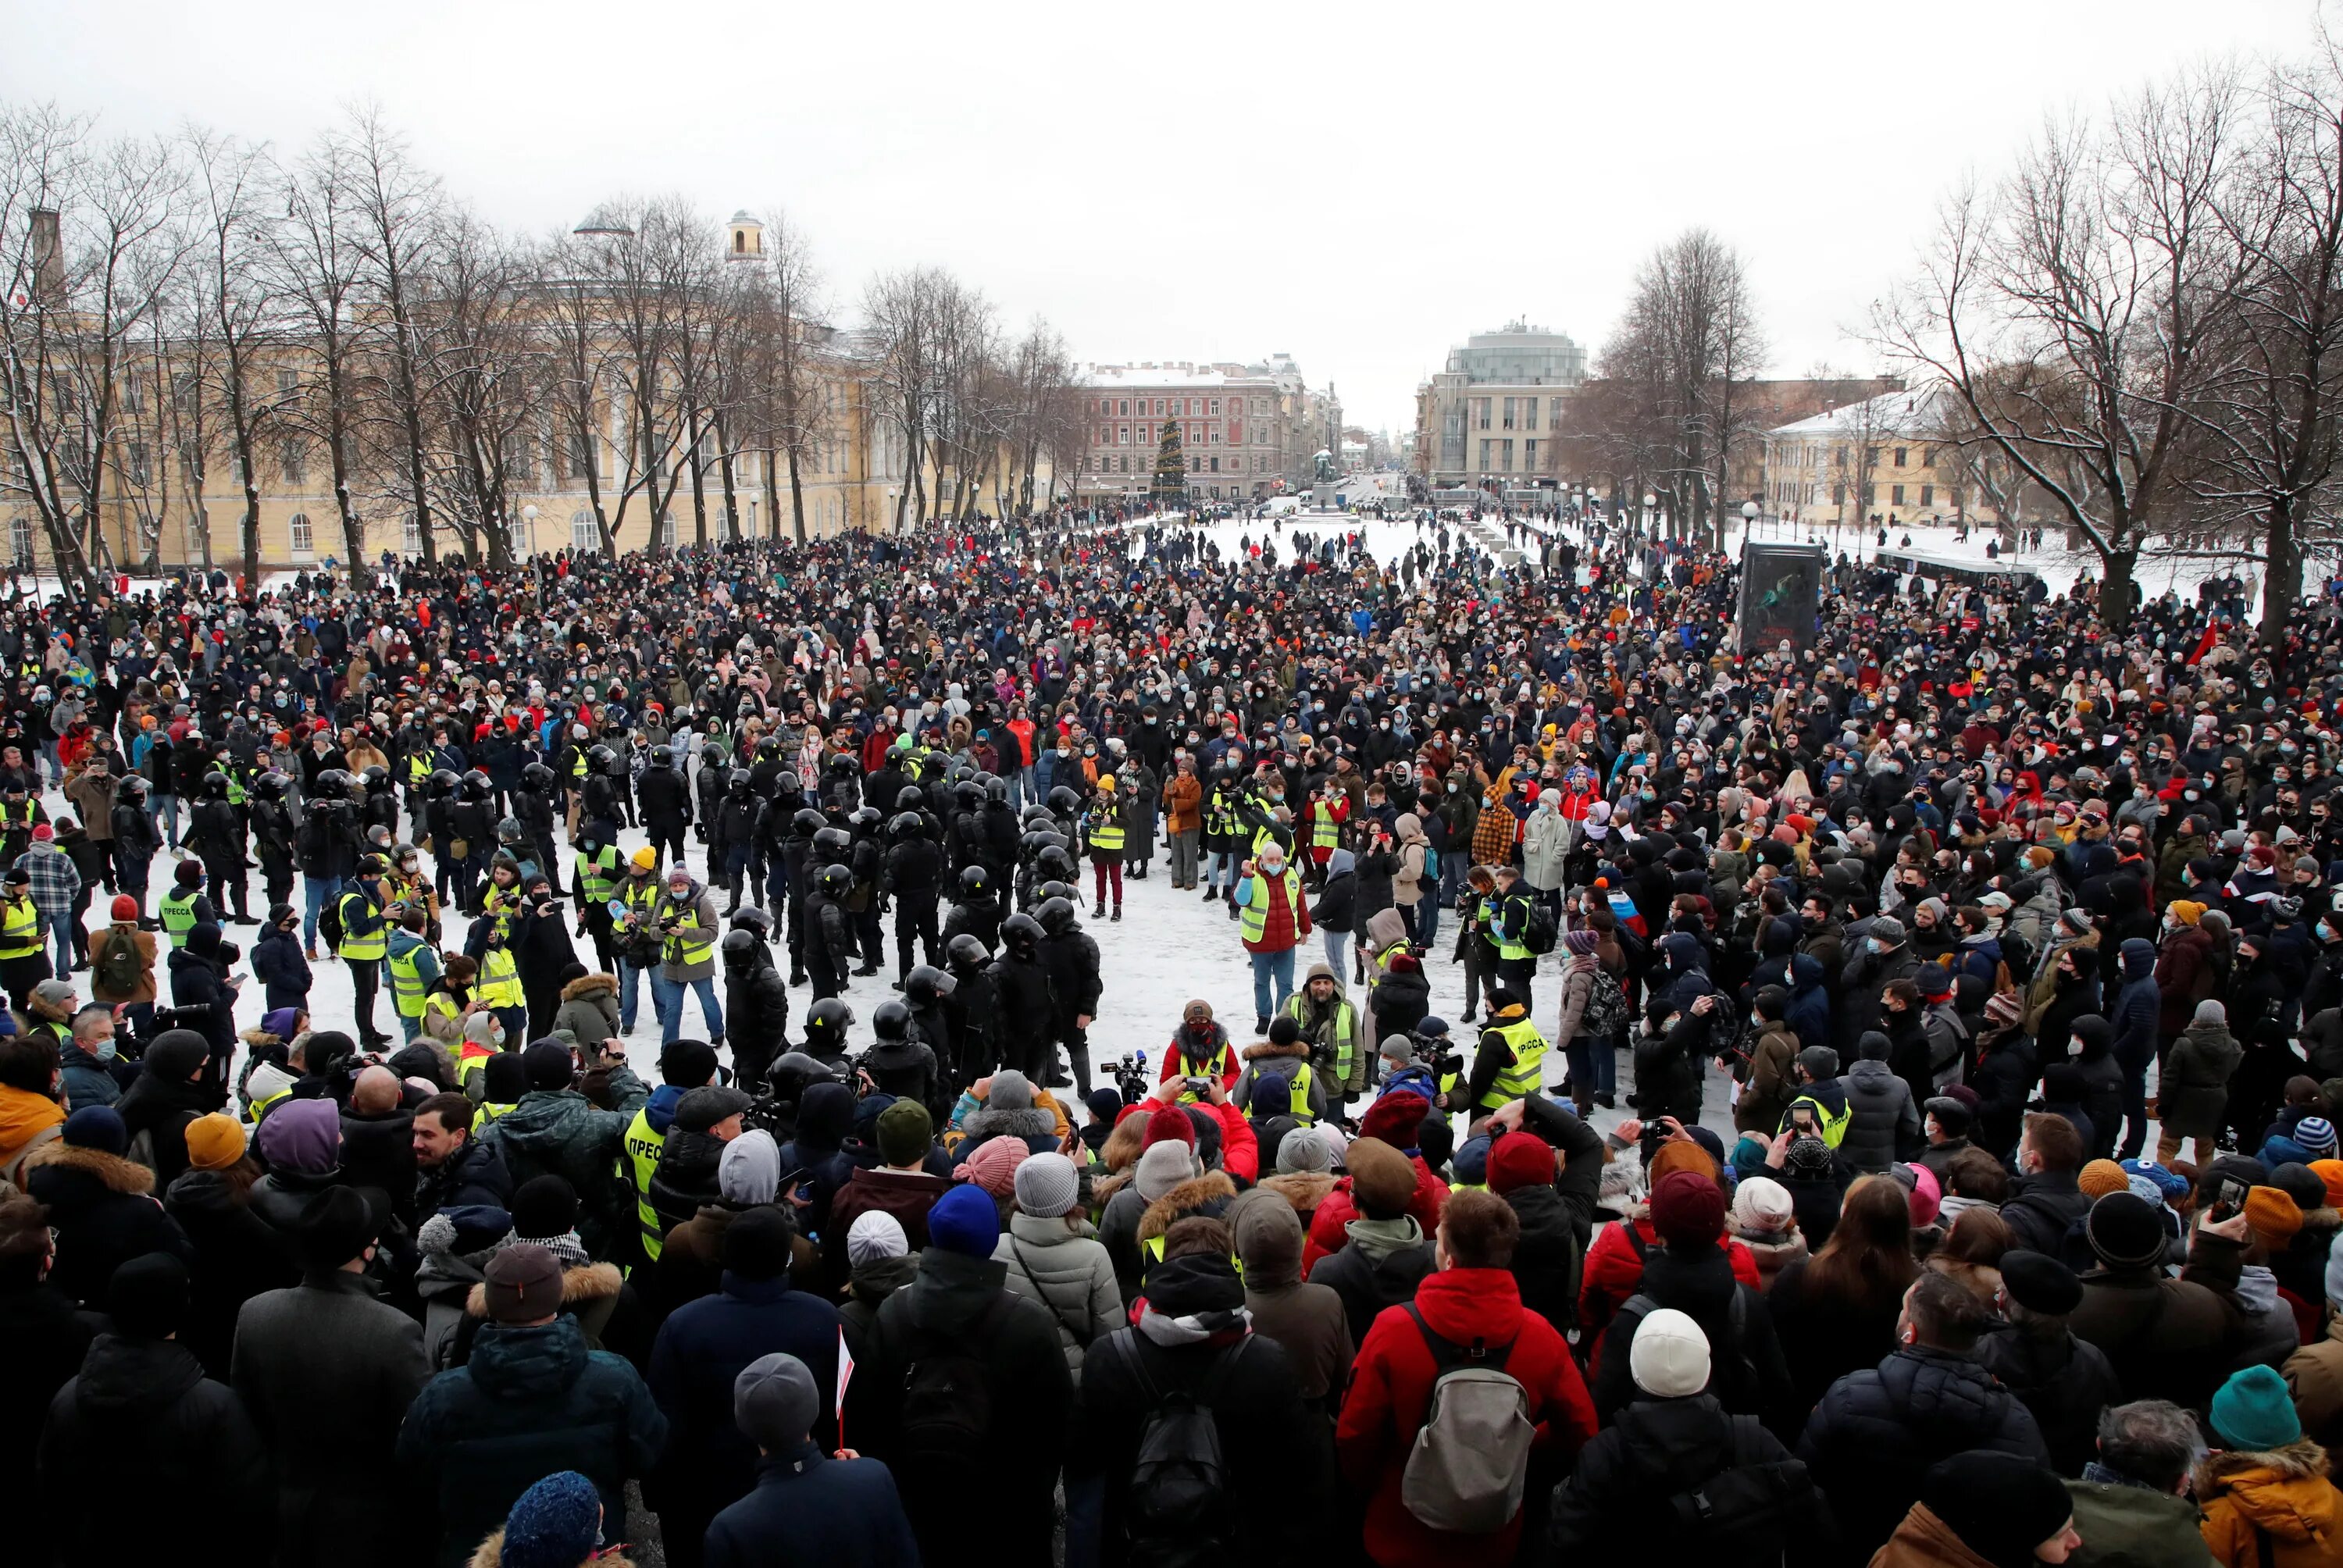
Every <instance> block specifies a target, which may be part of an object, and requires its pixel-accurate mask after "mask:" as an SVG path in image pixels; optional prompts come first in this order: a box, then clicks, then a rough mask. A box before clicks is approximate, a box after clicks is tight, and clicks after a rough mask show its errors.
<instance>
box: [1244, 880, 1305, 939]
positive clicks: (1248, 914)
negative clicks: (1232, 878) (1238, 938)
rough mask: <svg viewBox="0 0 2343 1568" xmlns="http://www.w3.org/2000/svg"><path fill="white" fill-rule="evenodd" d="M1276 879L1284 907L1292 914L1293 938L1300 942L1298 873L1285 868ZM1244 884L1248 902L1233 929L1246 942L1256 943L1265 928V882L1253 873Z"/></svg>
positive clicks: (1300, 891)
mask: <svg viewBox="0 0 2343 1568" xmlns="http://www.w3.org/2000/svg"><path fill="white" fill-rule="evenodd" d="M1278 880H1280V881H1282V882H1283V883H1284V884H1285V902H1286V907H1287V908H1288V909H1290V910H1292V911H1293V936H1294V940H1295V941H1297V942H1298V941H1300V940H1302V873H1301V872H1299V871H1297V870H1295V869H1293V868H1292V867H1291V866H1288V867H1286V868H1285V871H1284V874H1283V875H1282V876H1281V877H1279V879H1278ZM1246 885H1247V886H1248V887H1250V888H1251V889H1252V895H1251V901H1250V902H1248V903H1247V904H1246V905H1245V906H1244V907H1243V909H1242V910H1241V911H1239V913H1240V918H1239V920H1238V921H1237V930H1238V931H1239V932H1241V933H1242V935H1243V937H1244V940H1246V941H1249V942H1257V941H1259V940H1261V939H1262V933H1263V932H1264V931H1266V930H1268V929H1269V879H1268V878H1266V877H1264V876H1262V874H1261V873H1260V872H1259V871H1255V872H1254V873H1253V874H1252V879H1251V880H1250V881H1249V882H1248V883H1247V884H1246Z"/></svg>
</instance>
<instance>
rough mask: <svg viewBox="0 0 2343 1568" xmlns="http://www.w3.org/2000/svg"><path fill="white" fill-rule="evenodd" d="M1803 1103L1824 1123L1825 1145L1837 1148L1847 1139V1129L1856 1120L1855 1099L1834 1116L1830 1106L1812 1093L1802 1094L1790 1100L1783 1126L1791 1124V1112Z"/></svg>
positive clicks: (1816, 1118) (1783, 1118) (1816, 1119)
mask: <svg viewBox="0 0 2343 1568" xmlns="http://www.w3.org/2000/svg"><path fill="white" fill-rule="evenodd" d="M1801 1105H1804V1106H1806V1107H1808V1108H1810V1109H1811V1110H1812V1111H1814V1113H1815V1121H1817V1122H1819V1123H1820V1124H1821V1125H1822V1130H1823V1142H1824V1143H1825V1145H1827V1146H1828V1147H1830V1148H1833V1149H1835V1148H1837V1147H1838V1146H1839V1144H1840V1143H1841V1142H1843V1141H1845V1138H1846V1130H1847V1128H1848V1127H1849V1126H1850V1125H1852V1124H1853V1122H1854V1121H1855V1102H1854V1101H1847V1103H1846V1104H1845V1106H1843V1107H1841V1108H1840V1110H1839V1112H1838V1114H1837V1115H1836V1116H1833V1115H1832V1114H1831V1110H1830V1107H1829V1106H1827V1105H1825V1104H1824V1103H1823V1102H1822V1101H1819V1100H1816V1099H1815V1097H1814V1096H1813V1095H1811V1094H1801V1095H1800V1096H1798V1097H1797V1098H1796V1099H1795V1100H1793V1101H1790V1109H1789V1111H1785V1112H1784V1113H1783V1116H1782V1125H1783V1126H1785V1127H1787V1126H1789V1125H1790V1116H1791V1114H1792V1113H1794V1112H1795V1111H1796V1110H1797V1109H1798V1107H1799V1106H1801Z"/></svg>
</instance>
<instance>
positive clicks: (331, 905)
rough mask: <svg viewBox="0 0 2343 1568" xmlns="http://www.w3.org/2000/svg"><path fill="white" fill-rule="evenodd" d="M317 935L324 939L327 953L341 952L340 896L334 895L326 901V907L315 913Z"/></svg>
mask: <svg viewBox="0 0 2343 1568" xmlns="http://www.w3.org/2000/svg"><path fill="white" fill-rule="evenodd" d="M317 934H318V935H319V936H321V937H323V938H325V939H326V950H327V952H329V953H338V952H340V951H341V950H342V934H343V933H342V896H341V894H339V893H336V894H335V895H334V896H333V897H332V898H330V899H327V900H326V907H325V908H324V909H321V910H318V911H317Z"/></svg>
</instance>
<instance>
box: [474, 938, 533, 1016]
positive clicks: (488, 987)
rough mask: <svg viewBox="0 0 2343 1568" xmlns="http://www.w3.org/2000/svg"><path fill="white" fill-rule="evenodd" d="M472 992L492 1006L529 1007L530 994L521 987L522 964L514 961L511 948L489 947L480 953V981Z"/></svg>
mask: <svg viewBox="0 0 2343 1568" xmlns="http://www.w3.org/2000/svg"><path fill="white" fill-rule="evenodd" d="M472 994H473V995H475V996H477V997H478V998H479V999H480V1000H482V1001H484V1002H487V1003H488V1005H489V1006H490V1007H527V1006H528V996H527V995H526V994H525V993H524V992H523V991H522V990H521V989H520V966H519V965H518V964H517V963H515V962H514V961H513V956H512V950H511V949H510V948H488V949H485V950H482V952H481V953H480V979H479V983H478V985H476V986H474V987H473V988H472Z"/></svg>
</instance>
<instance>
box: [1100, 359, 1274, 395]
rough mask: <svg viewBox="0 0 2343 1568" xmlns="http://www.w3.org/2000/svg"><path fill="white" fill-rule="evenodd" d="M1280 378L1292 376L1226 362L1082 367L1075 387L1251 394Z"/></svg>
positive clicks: (1166, 362)
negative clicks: (1240, 389)
mask: <svg viewBox="0 0 2343 1568" xmlns="http://www.w3.org/2000/svg"><path fill="white" fill-rule="evenodd" d="M1281 374H1283V375H1288V376H1291V375H1292V374H1293V372H1292V370H1291V368H1290V367H1277V368H1272V367H1269V366H1266V365H1237V364H1233V363H1232V362H1230V361H1227V360H1220V361H1215V362H1213V363H1210V364H1197V363H1194V362H1192V361H1189V360H1181V359H1174V360H1165V361H1162V362H1161V363H1158V362H1155V361H1147V362H1144V363H1141V364H1136V365H1085V366H1082V367H1080V369H1079V371H1078V372H1077V376H1076V383H1077V385H1080V386H1083V387H1132V388H1137V387H1146V388H1147V389H1149V390H1150V391H1152V390H1155V389H1157V388H1160V387H1169V388H1174V389H1176V388H1180V387H1199V388H1202V387H1245V388H1247V389H1248V390H1250V389H1252V388H1253V387H1272V386H1273V385H1275V383H1276V381H1277V378H1278V377H1279V376H1280V375H1281Z"/></svg>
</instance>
